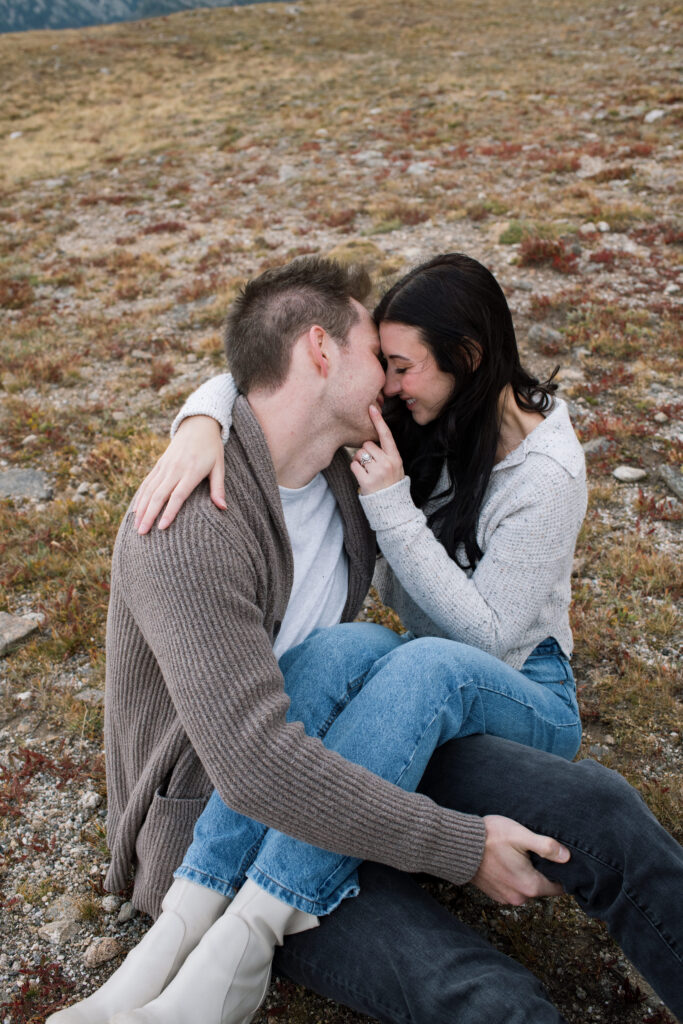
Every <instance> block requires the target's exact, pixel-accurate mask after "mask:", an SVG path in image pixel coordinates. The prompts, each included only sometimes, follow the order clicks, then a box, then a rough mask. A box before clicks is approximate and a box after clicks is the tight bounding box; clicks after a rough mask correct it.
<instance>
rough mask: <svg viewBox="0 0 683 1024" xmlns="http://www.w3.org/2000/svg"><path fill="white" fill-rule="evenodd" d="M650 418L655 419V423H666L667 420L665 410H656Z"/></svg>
mask: <svg viewBox="0 0 683 1024" xmlns="http://www.w3.org/2000/svg"><path fill="white" fill-rule="evenodd" d="M652 418H653V420H654V421H655V423H668V422H669V417H668V416H667V415H666V413H665V412H656V413H655V414H654V416H653V417H652Z"/></svg>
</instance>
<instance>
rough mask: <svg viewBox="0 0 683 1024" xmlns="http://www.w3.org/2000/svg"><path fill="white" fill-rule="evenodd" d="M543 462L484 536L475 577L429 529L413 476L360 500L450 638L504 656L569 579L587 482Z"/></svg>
mask: <svg viewBox="0 0 683 1024" xmlns="http://www.w3.org/2000/svg"><path fill="white" fill-rule="evenodd" d="M536 459H537V464H536V469H535V473H534V475H533V478H531V479H528V480H527V482H526V485H525V486H524V487H522V488H520V492H519V494H518V495H517V496H516V498H515V501H514V503H513V504H510V505H509V506H508V507H507V509H506V514H505V515H504V516H503V517H502V518H501V519H500V520H499V521H498V522H497V523H496V524H495V526H494V528H492V530H491V532H490V535H489V536H487V537H485V538H484V544H482V546H483V547H484V548H485V550H484V555H483V557H482V558H481V559H480V561H479V562H478V564H477V566H476V569H475V571H474V573H473V574H472V575H471V576H468V574H467V573H466V572H465V571H463V569H461V568H460V567H459V565H458V564H457V563H456V562H455V561H454V560H453V559H452V558H450V556H449V555H448V553H447V552H446V549H445V548H444V546H443V544H442V543H441V542H440V541H439V539H438V538H437V537H436V536H435V535H434V533H433V532H432V530H431V529H430V528H429V526H428V525H427V519H426V516H425V514H424V513H423V512H422V510H421V509H419V508H417V507H416V506H415V504H414V503H413V501H412V498H411V496H410V479H409V478H408V477H404V478H403V479H402V480H400V481H399V482H398V483H396V484H394V485H393V486H392V487H387V488H385V489H384V490H381V491H376V492H374V493H373V494H368V495H361V497H360V501H361V504H362V506H363V509H364V510H365V513H366V515H367V517H368V521H369V524H370V526H371V527H372V528H373V529H374V530H375V531H376V534H377V542H378V544H379V546H380V549H381V551H382V553H383V555H384V557H385V558H386V560H387V562H388V563H389V565H390V566H391V569H392V570H393V572H394V574H395V575H396V577H397V578H398V579H399V581H400V583H401V584H402V586H403V587H404V589H405V590H406V592H407V593H408V594H409V596H410V597H411V598H412V599H413V601H414V602H415V603H416V604H417V606H418V607H419V608H420V609H421V610H422V611H423V612H424V613H425V614H426V615H428V616H429V617H430V619H431V620H432V621H433V622H434V623H435V624H436V625H437V627H438V628H439V629H440V630H441V631H442V633H443V635H444V636H446V637H448V638H450V639H452V640H458V641H461V642H462V643H467V644H471V645H472V646H475V647H478V648H480V649H481V650H484V651H488V652H489V653H490V654H493V655H495V656H496V657H502V656H503V654H504V653H505V652H506V651H508V650H509V649H510V648H511V647H514V646H515V645H516V643H517V642H518V638H519V636H520V635H522V634H523V633H524V632H525V631H526V629H527V628H528V627H529V625H530V624H532V623H533V622H534V621H535V619H536V617H537V616H538V613H539V611H540V610H541V609H542V607H543V604H544V602H545V601H546V600H547V598H548V594H549V593H550V591H551V590H552V588H553V587H554V586H555V583H556V581H557V580H558V578H562V577H563V576H564V575H567V572H566V568H565V566H566V564H567V561H568V559H569V560H570V559H571V556H572V554H573V550H574V545H575V542H576V537H577V534H578V529H579V526H580V523H581V520H582V518H583V512H584V510H585V504H584V500H585V499H583V498H582V493H583V492H585V484H584V482H583V481H582V480H581V479H578V478H577V479H574V478H572V477H571V475H570V474H569V473H567V472H566V471H565V470H564V469H563V468H562V467H561V466H559V465H558V464H557V463H556V462H554V461H553V460H551V459H547V458H545V457H543V456H537V457H536ZM580 492H581V493H580ZM480 543H481V540H480Z"/></svg>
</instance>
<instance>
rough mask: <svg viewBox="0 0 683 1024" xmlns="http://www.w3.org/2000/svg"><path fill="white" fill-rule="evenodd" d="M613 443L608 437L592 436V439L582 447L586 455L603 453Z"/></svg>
mask: <svg viewBox="0 0 683 1024" xmlns="http://www.w3.org/2000/svg"><path fill="white" fill-rule="evenodd" d="M611 443H612V442H611V441H609V440H608V439H607V438H606V437H592V438H591V439H590V441H586V442H585V443H584V444H582V445H581V447H582V448H583V450H584V452H585V453H586V455H602V454H603V453H604V452H607V451H609V447H610V444H611Z"/></svg>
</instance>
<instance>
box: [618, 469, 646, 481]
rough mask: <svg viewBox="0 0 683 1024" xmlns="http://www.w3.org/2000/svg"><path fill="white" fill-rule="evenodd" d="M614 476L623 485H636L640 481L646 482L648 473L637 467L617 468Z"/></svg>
mask: <svg viewBox="0 0 683 1024" xmlns="http://www.w3.org/2000/svg"><path fill="white" fill-rule="evenodd" d="M612 476H613V477H614V478H615V480H620V481H621V483H623V484H636V483H638V482H639V481H640V480H645V478H646V477H647V473H646V471H645V470H644V469H638V468H637V467H636V466H617V468H616V469H615V470H614V472H613V473H612Z"/></svg>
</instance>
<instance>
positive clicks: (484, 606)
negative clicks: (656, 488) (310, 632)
mask: <svg viewBox="0 0 683 1024" xmlns="http://www.w3.org/2000/svg"><path fill="white" fill-rule="evenodd" d="M236 395H237V390H236V388H235V385H234V382H233V379H232V377H231V376H230V374H221V375H219V376H217V377H214V378H212V379H211V380H209V381H207V382H206V383H205V384H203V385H202V386H201V387H200V388H198V389H197V391H195V392H194V393H193V394H192V395H190V397H189V398H188V400H187V402H186V403H185V405H184V406H183V408H182V410H181V412H180V414H179V415H178V417H177V418H176V420H175V422H174V424H173V429H174V430H175V429H177V427H178V425H179V423H180V422H181V421H182V419H184V418H185V417H186V416H191V415H196V414H202V415H205V416H213V418H214V419H216V420H218V422H219V423H220V424H221V427H222V431H223V438H224V439H225V438H226V437H227V435H228V431H229V429H230V422H231V408H232V404H233V402H234V400H235V396H236ZM446 485H447V477H446V473H445V469H444V472H443V473H442V476H441V479H440V480H439V482H438V484H437V486H436V488H435V491H434V493H435V494H438V493H439V492H440V491H443V490H444V489H445V487H446ZM360 501H361V504H362V506H363V509H364V510H365V513H366V515H367V517H368V521H369V523H370V526H371V527H372V528H373V530H375V531H376V534H377V542H378V544H379V546H380V548H381V550H382V553H383V556H384V557H383V558H380V559H379V561H378V563H377V569H376V572H375V576H374V580H373V582H374V583H375V585H376V586H377V589H378V590H379V593H380V595H381V597H382V600H383V601H384V602H385V603H386V604H388V605H390V607H392V608H394V609H395V610H396V611H397V612H398V614H399V616H400V617H401V621H402V622H403V624H404V626H406V628H407V629H410V630H411V631H412V632H413V633H415V635H416V636H442V637H447V638H448V639H450V640H459V641H461V642H462V643H466V644H471V645H472V646H474V647H479V648H480V649H481V650H484V651H488V652H489V653H490V654H493V655H494V656H495V657H497V658H500V659H501V660H502V661H505V662H507V664H509V665H511V666H512V667H513V668H521V666H522V665H523V664H524V662H525V661H526V659H527V657H528V656H529V654H530V653H531V651H532V650H533V649H534V647H536V646H537V645H538V644H539V643H540V642H541V640H545V639H546V638H547V637H554V638H555V639H556V640H557V642H558V643H559V644H560V646H561V647H562V650H563V651H564V653H565V654H566V655H567V656H568V657H569V656H570V655H571V652H572V647H573V643H572V633H571V628H570V625H569V604H570V600H571V572H572V562H573V556H574V548H575V545H576V538H577V536H578V533H579V530H580V528H581V523H582V522H583V517H584V515H585V514H586V503H587V494H586V469H585V460H584V455H583V450H582V448H581V445H580V444H579V441H578V439H577V437H576V434H575V433H574V430H573V428H572V425H571V423H570V420H569V414H568V412H567V406H566V404H565V403H564V402H563V401H562V400H561V399H559V398H556V399H554V401H553V405H552V408H551V410H550V411H549V413H548V414H547V416H546V417H545V419H544V420H543V423H540V424H539V425H538V426H537V427H536V428H535V430H532V432H531V433H530V434H529V435H528V436H527V437H526V438H525V439H524V441H523V442H522V443H521V444H520V445H518V447H517V448H515V449H514V450H513V451H512V452H510V454H509V455H508V456H507V457H506V458H505V459H503V460H502V462H499V463H498V464H497V465H496V466H494V469H493V473H492V474H491V479H490V481H489V486H488V488H487V491H486V494H485V496H484V501H483V502H482V506H481V510H480V512H479V519H478V522H477V540H478V542H479V546H480V547H481V549H482V551H483V552H484V556H483V558H482V559H481V560H480V562H479V563H478V565H477V567H476V570H475V572H474V573H468V572H463V570H462V569H460V568H459V567H458V565H457V564H456V563H455V562H454V561H453V560H452V559H451V558H449V556H448V555H447V553H446V551H445V549H444V547H443V545H442V544H441V542H440V541H439V539H438V537H436V536H435V535H434V533H433V532H432V531H431V530H430V528H429V527H428V526H427V519H426V515H425V513H427V515H428V514H429V513H430V512H431V511H433V509H435V508H436V507H437V503H436V502H431V503H427V505H426V507H425V509H424V511H423V510H422V509H419V508H417V507H416V506H415V505H414V503H413V501H412V499H411V497H410V479H409V478H408V477H404V478H403V480H400V481H399V482H398V483H397V484H394V486H393V487H387V488H385V489H384V490H381V491H376V492H375V493H374V494H368V495H361V498H360Z"/></svg>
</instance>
